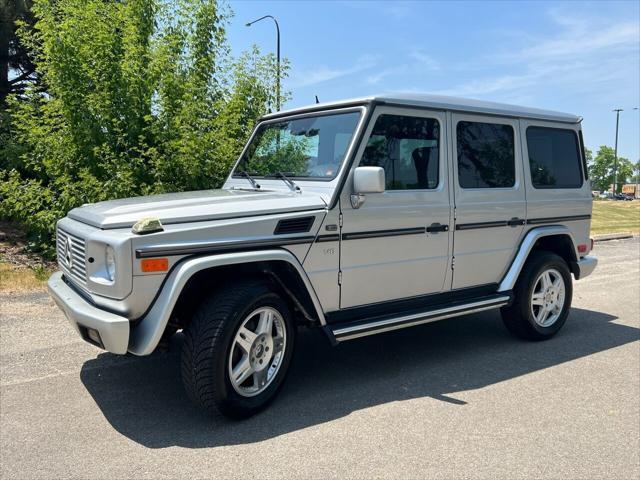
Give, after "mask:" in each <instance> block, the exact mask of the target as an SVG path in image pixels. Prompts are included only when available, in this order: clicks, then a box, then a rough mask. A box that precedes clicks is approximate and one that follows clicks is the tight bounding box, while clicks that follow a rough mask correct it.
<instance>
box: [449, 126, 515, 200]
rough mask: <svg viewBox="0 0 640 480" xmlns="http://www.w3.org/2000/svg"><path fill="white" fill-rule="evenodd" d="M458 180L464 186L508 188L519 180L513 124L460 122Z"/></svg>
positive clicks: (458, 133) (457, 133) (458, 128)
mask: <svg viewBox="0 0 640 480" xmlns="http://www.w3.org/2000/svg"><path fill="white" fill-rule="evenodd" d="M456 136H457V139H458V182H459V184H460V186H461V187H462V188H508V187H513V186H514V185H515V183H516V161H515V147H514V143H515V142H514V132H513V128H512V127H511V126H510V125H504V124H497V123H481V122H458V125H457V129H456Z"/></svg>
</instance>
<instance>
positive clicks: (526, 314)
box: [501, 251, 573, 340]
mask: <svg viewBox="0 0 640 480" xmlns="http://www.w3.org/2000/svg"><path fill="white" fill-rule="evenodd" d="M545 273H546V274H548V277H547V278H546V281H545V279H543V274H545ZM549 280H551V281H552V282H553V285H552V286H551V288H545V285H548V284H549ZM560 284H561V285H562V287H563V291H562V292H560V287H559V286H558V285H560ZM513 293H514V296H515V298H514V301H513V303H512V304H511V305H509V306H508V307H503V308H502V310H501V313H502V321H503V322H504V324H505V326H506V327H507V329H508V330H509V331H510V332H511V333H512V334H514V335H515V336H517V337H520V338H524V339H527V340H547V339H549V338H551V337H553V336H554V335H555V334H556V333H558V331H560V329H561V328H562V326H563V325H564V324H565V322H566V321H567V316H568V315H569V309H570V308H571V299H572V296H573V287H572V283H571V272H570V271H569V266H568V265H567V262H565V261H564V259H563V258H562V257H559V256H558V255H556V254H554V253H550V252H545V251H537V252H533V253H532V254H531V255H530V257H529V259H528V260H527V262H526V263H525V265H524V267H523V269H522V272H521V273H520V277H519V278H518V281H517V282H516V286H515V288H514V289H513ZM534 293H535V294H536V299H535V301H534V298H533V294H534ZM560 297H563V298H562V299H561V298H560ZM543 308H545V309H547V310H546V311H542V309H543Z"/></svg>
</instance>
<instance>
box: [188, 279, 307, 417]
mask: <svg viewBox="0 0 640 480" xmlns="http://www.w3.org/2000/svg"><path fill="white" fill-rule="evenodd" d="M294 342H295V326H294V324H293V321H292V318H291V313H290V311H289V309H288V307H287V304H286V303H285V302H284V301H283V300H282V298H281V297H280V296H279V295H278V294H277V293H276V292H275V291H273V290H272V289H271V288H269V287H268V286H267V285H264V284H261V283H246V284H240V285H234V286H233V287H229V288H225V289H222V290H221V291H219V292H217V293H216V294H214V296H213V297H212V298H210V299H208V300H206V301H205V302H204V303H203V304H202V305H201V306H200V308H199V309H198V310H197V312H196V314H195V316H194V318H193V320H192V322H191V324H190V325H189V326H188V327H187V328H186V329H185V340H184V343H183V348H182V380H183V383H184V386H185V389H186V391H187V394H188V395H189V397H190V398H191V399H192V400H193V401H194V403H196V404H197V405H199V406H201V407H203V408H204V409H205V410H207V411H209V412H211V413H214V414H218V413H222V414H224V415H227V416H230V417H236V418H242V417H248V416H250V415H253V414H254V413H256V412H258V411H260V410H261V409H263V408H264V407H265V406H267V405H268V403H269V402H270V401H271V400H273V398H274V397H275V395H276V394H277V392H278V390H279V389H280V387H281V386H282V383H283V381H284V377H285V375H286V372H287V369H288V367H289V363H290V362H291V356H292V352H293V346H294Z"/></svg>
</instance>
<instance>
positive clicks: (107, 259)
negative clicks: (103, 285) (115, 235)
mask: <svg viewBox="0 0 640 480" xmlns="http://www.w3.org/2000/svg"><path fill="white" fill-rule="evenodd" d="M104 264H105V266H106V269H107V278H108V279H109V280H110V281H112V282H113V281H114V280H115V279H116V252H114V251H113V247H112V246H111V245H107V248H106V250H105V252H104Z"/></svg>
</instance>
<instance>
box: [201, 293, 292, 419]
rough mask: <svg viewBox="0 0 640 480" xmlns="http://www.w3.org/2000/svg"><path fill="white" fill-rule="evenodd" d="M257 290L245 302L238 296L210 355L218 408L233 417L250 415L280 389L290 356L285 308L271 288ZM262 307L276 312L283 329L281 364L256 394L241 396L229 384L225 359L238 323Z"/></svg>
mask: <svg viewBox="0 0 640 480" xmlns="http://www.w3.org/2000/svg"><path fill="white" fill-rule="evenodd" d="M258 289H259V290H261V292H260V293H258V295H257V296H255V297H254V298H253V299H252V300H251V301H249V302H247V301H246V300H247V299H246V298H238V301H237V303H236V307H237V308H235V309H234V314H233V315H232V316H231V317H230V318H228V319H227V321H226V323H225V326H224V330H223V335H222V342H221V343H220V344H219V347H220V349H219V350H218V352H217V353H216V355H215V358H214V372H213V373H214V376H215V382H216V391H217V392H218V395H219V398H220V403H219V408H220V410H221V411H222V412H223V413H225V414H226V415H229V416H233V417H244V416H247V415H251V414H252V413H255V412H257V411H258V410H261V409H262V408H264V407H265V406H266V405H267V404H268V403H269V402H270V401H271V400H272V399H273V398H274V397H275V395H276V393H277V392H278V390H279V389H280V388H281V386H282V384H283V382H284V379H285V377H286V374H287V371H288V369H289V364H290V363H291V358H292V357H293V349H294V345H295V335H296V331H295V325H294V322H293V319H292V316H291V312H290V310H289V307H288V306H287V304H286V303H285V302H284V301H283V300H282V299H281V297H280V296H279V295H278V294H277V293H275V292H274V291H272V290H270V289H268V288H266V287H262V288H260V287H258ZM262 307H271V308H274V309H276V310H277V311H278V312H279V313H280V315H281V316H282V319H283V321H284V325H285V328H286V333H287V343H286V347H285V351H284V356H283V359H282V363H281V365H280V368H279V369H278V372H277V373H276V377H275V378H274V379H273V381H272V382H271V384H270V385H269V386H268V387H267V388H266V389H265V390H264V391H263V392H261V393H260V394H258V395H255V396H253V397H245V396H242V395H240V394H239V393H238V392H236V391H235V389H234V388H233V385H232V384H231V380H230V378H229V370H228V359H229V354H230V352H231V347H232V345H233V340H234V339H235V336H236V333H237V332H238V329H239V328H240V325H241V324H242V322H243V321H244V320H245V319H246V317H247V316H248V315H249V314H250V313H251V312H253V311H254V310H257V309H258V308H262Z"/></svg>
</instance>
